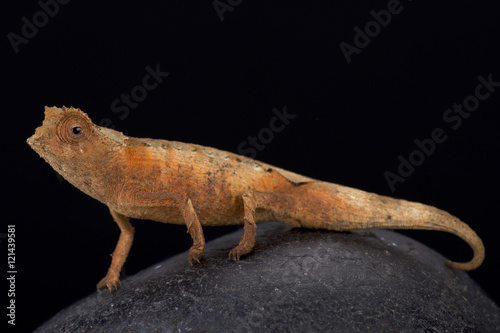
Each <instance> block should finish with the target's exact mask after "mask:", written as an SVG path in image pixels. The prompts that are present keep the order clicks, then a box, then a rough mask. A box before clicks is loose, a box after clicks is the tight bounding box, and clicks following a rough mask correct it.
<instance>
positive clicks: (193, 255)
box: [188, 249, 203, 266]
mask: <svg viewBox="0 0 500 333" xmlns="http://www.w3.org/2000/svg"><path fill="white" fill-rule="evenodd" d="M201 252H203V251H201ZM201 252H199V251H196V250H192V249H191V250H189V255H188V261H189V263H190V264H191V266H192V265H194V263H195V262H197V263H200V257H201Z"/></svg>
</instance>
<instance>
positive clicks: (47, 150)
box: [27, 106, 95, 176]
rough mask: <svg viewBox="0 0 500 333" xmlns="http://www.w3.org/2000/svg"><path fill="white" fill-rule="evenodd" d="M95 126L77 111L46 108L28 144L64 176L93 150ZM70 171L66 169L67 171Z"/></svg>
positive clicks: (64, 108)
mask: <svg viewBox="0 0 500 333" xmlns="http://www.w3.org/2000/svg"><path fill="white" fill-rule="evenodd" d="M94 136H95V129H94V125H93V124H92V121H91V120H90V118H89V117H88V116H87V114H85V113H84V112H82V111H81V110H80V109H75V108H73V107H71V108H66V107H62V108H57V107H55V106H54V107H45V119H44V121H43V124H42V126H40V127H38V128H37V129H36V131H35V134H33V135H32V136H31V137H30V138H28V140H27V142H28V144H29V145H30V147H31V148H33V150H35V151H36V152H37V153H38V154H39V155H40V156H41V157H42V158H43V159H45V160H46V161H47V162H48V163H49V164H50V165H51V166H52V167H53V168H54V169H55V170H56V171H58V172H59V173H61V174H62V175H63V176H64V175H65V171H66V169H70V168H71V165H75V164H80V163H81V162H82V159H85V156H86V154H85V152H86V151H88V150H89V149H91V148H92V141H93V137H94ZM68 171H69V170H68Z"/></svg>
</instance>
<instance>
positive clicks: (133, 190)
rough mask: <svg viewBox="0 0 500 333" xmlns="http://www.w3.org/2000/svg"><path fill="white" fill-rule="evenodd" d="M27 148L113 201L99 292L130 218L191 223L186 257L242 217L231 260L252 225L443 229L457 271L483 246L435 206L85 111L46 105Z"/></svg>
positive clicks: (115, 271)
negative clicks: (116, 126) (464, 252)
mask: <svg viewBox="0 0 500 333" xmlns="http://www.w3.org/2000/svg"><path fill="white" fill-rule="evenodd" d="M28 144H29V145H30V146H31V147H32V148H33V149H34V150H35V151H36V152H37V153H38V154H39V155H40V156H41V157H42V158H44V159H45V161H47V162H48V163H49V164H50V165H51V166H52V167H53V168H54V169H55V170H56V171H57V172H58V173H59V174H61V175H62V176H63V177H64V178H65V179H66V180H68V181H69V182H70V183H71V184H73V185H74V186H76V187H77V188H79V189H80V190H82V191H83V192H85V193H86V194H88V195H90V196H91V197H93V198H95V199H97V200H99V201H101V202H102V203H104V204H105V205H107V206H108V207H109V210H110V212H111V215H112V216H113V218H114V220H115V222H116V223H117V224H118V226H119V227H120V230H121V234H120V238H119V240H118V244H117V245H116V248H115V251H114V252H113V255H112V261H111V266H110V267H109V270H108V273H107V275H106V276H105V277H104V278H103V279H102V280H101V281H100V282H99V283H98V284H97V289H98V290H101V289H105V288H106V287H107V288H109V289H110V290H113V289H116V288H118V286H119V285H120V284H121V283H120V280H119V274H120V271H121V269H122V267H123V264H124V262H125V260H126V258H127V255H128V253H129V250H130V247H131V245H132V241H133V238H134V228H133V227H132V226H131V225H130V223H129V221H128V218H129V217H130V218H135V219H148V220H154V221H159V222H164V223H176V224H186V225H187V230H188V232H189V233H190V234H191V236H192V238H193V246H192V247H191V249H190V250H189V256H188V260H189V261H190V262H191V263H192V262H194V261H199V258H200V256H201V254H202V253H203V250H204V248H205V239H204V236H203V230H202V226H221V225H234V224H241V223H244V234H243V238H242V239H241V241H240V243H239V244H238V246H236V247H235V248H234V249H232V250H231V251H230V252H229V257H230V258H233V259H239V258H240V256H242V255H245V254H247V253H249V252H250V251H251V250H252V248H253V247H254V243H255V231H256V228H257V226H256V223H257V222H261V221H272V220H276V221H280V222H284V223H286V224H288V225H290V226H292V227H301V228H311V229H327V230H337V231H348V230H359V229H370V228H389V229H425V230H439V231H446V232H450V233H452V234H455V235H457V236H458V237H461V238H462V239H463V240H465V241H466V242H467V243H468V244H469V245H470V246H471V247H472V250H473V251H474V257H473V258H472V259H471V260H470V261H469V262H465V263H457V262H452V261H448V262H447V265H448V266H449V267H451V268H457V269H462V270H472V269H475V268H477V267H478V266H479V265H481V263H482V261H483V259H484V246H483V243H482V241H481V239H480V238H479V237H478V236H477V235H476V233H475V232H474V231H473V230H472V229H471V228H470V227H469V226H468V225H467V224H465V223H464V222H462V221H460V220H459V219H458V218H456V217H454V216H452V215H450V214H448V213H447V212H445V211H442V210H440V209H437V208H435V207H431V206H427V205H423V204H420V203H415V202H409V201H405V200H398V199H393V198H389V197H385V196H380V195H377V194H373V193H368V192H364V191H361V190H357V189H353V188H349V187H345V186H341V185H336V184H332V183H327V182H323V181H319V180H314V179H311V178H308V177H304V176H301V175H298V174H295V173H292V172H290V171H286V170H283V169H280V168H277V167H274V166H271V165H268V164H265V163H262V162H258V161H255V160H252V159H249V158H247V157H244V156H239V155H236V154H232V153H229V152H225V151H221V150H218V149H214V148H209V147H203V146H199V145H195V144H187V143H181V142H175V141H166V140H155V139H140V138H133V137H128V136H125V135H123V134H122V133H121V132H117V131H114V130H112V129H108V128H104V127H99V126H96V125H95V124H93V123H92V121H91V120H90V118H89V117H88V116H87V114H86V113H84V112H82V111H81V110H80V109H75V108H72V107H71V108H66V107H63V108H62V109H61V108H57V107H45V120H44V121H43V124H42V126H40V127H38V128H37V129H36V132H35V134H34V135H33V136H32V137H30V138H29V139H28Z"/></svg>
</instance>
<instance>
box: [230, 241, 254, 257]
mask: <svg viewBox="0 0 500 333" xmlns="http://www.w3.org/2000/svg"><path fill="white" fill-rule="evenodd" d="M252 248H253V246H252V247H248V246H245V245H241V244H240V245H238V246H236V247H235V248H234V249H232V250H231V251H229V259H233V260H240V257H241V256H244V255H245V254H248V253H250V252H251V251H252Z"/></svg>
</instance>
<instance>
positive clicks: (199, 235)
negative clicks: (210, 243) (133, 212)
mask: <svg viewBox="0 0 500 333" xmlns="http://www.w3.org/2000/svg"><path fill="white" fill-rule="evenodd" d="M134 199H135V202H136V203H137V204H139V205H142V206H146V207H161V206H164V207H172V206H177V207H178V208H179V210H180V212H181V214H182V216H183V218H184V221H185V222H186V226H187V232H188V233H189V234H190V235H191V237H192V238H193V246H191V248H190V249H189V256H188V261H189V263H191V264H192V263H193V262H195V261H197V262H200V256H201V254H202V253H203V251H204V250H205V237H204V236H203V229H202V227H201V223H200V220H199V219H198V216H197V215H196V211H195V210H194V207H193V203H192V202H191V199H190V198H189V197H188V196H187V195H185V194H184V195H177V194H172V193H169V192H140V193H137V194H136V195H135V196H134Z"/></svg>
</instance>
